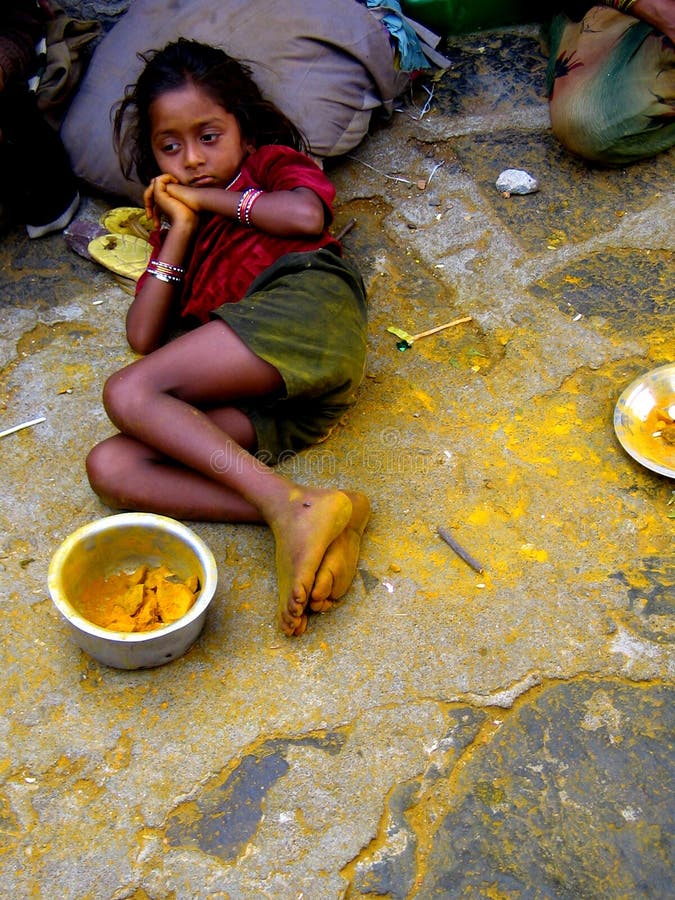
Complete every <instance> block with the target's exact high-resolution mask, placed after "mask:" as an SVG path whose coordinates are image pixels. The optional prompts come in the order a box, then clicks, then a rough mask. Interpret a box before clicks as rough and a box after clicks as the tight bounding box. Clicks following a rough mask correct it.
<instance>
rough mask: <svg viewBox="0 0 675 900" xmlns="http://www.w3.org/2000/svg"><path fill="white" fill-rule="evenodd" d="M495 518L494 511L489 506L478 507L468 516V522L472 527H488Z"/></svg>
mask: <svg viewBox="0 0 675 900" xmlns="http://www.w3.org/2000/svg"><path fill="white" fill-rule="evenodd" d="M493 516H494V511H493V510H492V509H491V508H490V507H489V506H477V507H475V509H473V510H472V512H470V513H469V515H468V521H469V522H471V524H472V525H487V524H488V522H489V521H490V519H492V517H493Z"/></svg>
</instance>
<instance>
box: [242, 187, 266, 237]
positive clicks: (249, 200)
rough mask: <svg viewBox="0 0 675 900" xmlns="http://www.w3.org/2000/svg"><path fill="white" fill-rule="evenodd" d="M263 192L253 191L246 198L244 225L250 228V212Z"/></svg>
mask: <svg viewBox="0 0 675 900" xmlns="http://www.w3.org/2000/svg"><path fill="white" fill-rule="evenodd" d="M263 193H264V191H261V190H260V189H258V190H256V191H253V193H252V194H249V196H248V197H247V198H246V205H245V206H244V225H246V226H248V227H249V228H250V227H251V210H252V209H253V204H254V203H255V202H256V200H258V199H259V198H260V197H261V196H262V194H263Z"/></svg>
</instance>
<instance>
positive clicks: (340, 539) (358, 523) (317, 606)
mask: <svg viewBox="0 0 675 900" xmlns="http://www.w3.org/2000/svg"><path fill="white" fill-rule="evenodd" d="M345 493H346V494H347V496H348V497H349V499H350V500H351V503H352V515H351V518H350V520H349V522H347V526H346V527H345V528H344V529H343V531H341V532H340V534H339V535H338V536H337V537H336V538H335V540H334V541H333V543H332V544H331V545H330V546H329V548H328V549H327V550H326V554H325V556H324V558H323V559H322V560H321V565H320V566H319V571H318V572H317V573H316V578H315V580H314V587H313V588H312V591H311V594H310V599H309V608H310V609H311V610H312V611H313V612H326V610H328V609H330V608H331V607H332V606H333V604H334V602H335V600H338V599H339V598H340V597H342V596H343V595H344V594H346V593H347V591H348V590H349V586H350V585H351V583H352V581H353V580H354V575H355V574H356V566H357V563H358V561H359V552H360V550H361V538H362V537H363V532H364V531H365V528H366V525H367V524H368V519H369V518H370V501H369V500H368V498H367V497H366V495H365V494H361V493H358V492H356V491H354V492H352V491H346V492H345Z"/></svg>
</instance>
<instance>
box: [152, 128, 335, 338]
mask: <svg viewBox="0 0 675 900" xmlns="http://www.w3.org/2000/svg"><path fill="white" fill-rule="evenodd" d="M247 187H256V188H262V189H263V190H264V191H290V190H293V189H294V188H298V187H304V188H309V189H310V190H312V191H314V193H315V194H317V195H318V197H319V198H320V199H321V201H322V202H323V204H324V206H325V208H326V226H328V225H330V223H331V222H332V221H333V207H332V204H333V200H334V198H335V188H334V187H333V185H332V184H331V182H330V181H329V180H328V178H327V177H326V176H325V175H324V173H323V171H322V170H321V169H320V168H319V166H318V165H317V164H316V163H315V162H314V161H313V160H312V159H310V158H309V157H308V156H306V155H305V154H304V153H299V152H298V151H297V150H293V149H292V148H290V147H282V146H278V145H267V146H264V147H260V148H258V150H256V151H254V152H253V153H252V154H251V155H250V156H248V157H247V158H246V159H245V161H244V163H243V165H242V167H241V171H240V172H239V175H238V176H237V177H236V179H235V181H234V182H233V183H232V185H231V190H234V191H243V190H245V189H246V188H247ZM163 234H165V232H158V231H155V232H153V234H152V235H151V237H150V243H151V244H152V247H153V252H152V256H153V258H154V257H158V256H160V255H161V253H160V251H161V243H162V240H163ZM327 246H330V247H331V248H333V249H335V250H337V252H338V253H339V252H340V244H339V242H338V241H337V240H336V239H335V238H334V237H332V235H330V234H329V233H328V230H327V227H326V228H324V231H323V232H322V233H321V234H320V235H316V236H307V235H300V236H298V237H281V236H279V235H273V234H267V233H266V232H264V231H260V230H259V229H257V228H255V226H253V227H248V226H246V225H241V224H240V223H239V222H238V221H236V220H234V219H230V218H228V217H226V216H222V215H218V214H217V213H203V214H201V215H200V224H199V227H198V230H197V235H196V237H195V241H194V245H193V249H192V252H191V254H190V258H189V259H188V260H186V262H185V266H186V273H185V282H184V286H183V291H182V295H181V315H182V316H196V317H197V318H198V319H199V320H200V321H201V322H206V321H208V318H209V313H211V312H212V311H213V310H214V309H217V308H218V307H219V306H221V305H222V304H223V303H236V302H237V301H239V300H241V298H242V297H243V296H244V294H245V293H246V291H247V290H248V288H249V287H250V286H251V283H252V282H253V281H254V279H255V278H256V277H257V276H258V275H260V273H261V272H263V271H264V270H265V269H266V268H267V267H268V266H270V265H271V264H272V263H273V262H275V261H276V260H277V259H279V257H281V256H283V255H284V254H286V253H298V252H303V251H308V250H318V249H319V248H321V247H327ZM147 277H148V275H147V272H144V273H143V275H141V277H140V279H139V281H138V285H137V287H136V291H137V292H138V290H139V289H140V288H141V286H142V285H143V283H144V281H145V279H146V278H147Z"/></svg>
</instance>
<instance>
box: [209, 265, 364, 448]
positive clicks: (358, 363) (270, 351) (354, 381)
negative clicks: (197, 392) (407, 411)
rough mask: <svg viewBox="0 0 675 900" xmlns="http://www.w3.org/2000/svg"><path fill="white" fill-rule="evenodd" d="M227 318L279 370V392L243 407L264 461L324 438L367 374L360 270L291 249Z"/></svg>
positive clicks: (229, 306) (224, 311)
mask: <svg viewBox="0 0 675 900" xmlns="http://www.w3.org/2000/svg"><path fill="white" fill-rule="evenodd" d="M212 315H213V316H216V317H219V318H221V319H223V321H225V322H226V323H227V324H228V325H229V326H230V328H232V329H233V331H235V332H236V334H237V335H238V336H239V337H240V338H241V340H242V341H243V342H244V343H245V344H246V345H247V346H248V347H249V348H250V349H251V350H252V351H253V352H254V353H255V354H256V355H257V356H259V357H261V359H264V360H265V361H266V362H268V363H270V365H272V366H274V368H275V369H277V371H278V372H279V373H280V374H281V377H282V378H283V381H284V390H283V391H282V393H281V395H280V396H278V397H274V398H271V399H270V400H269V401H267V402H265V403H258V402H256V403H250V404H244V405H242V406H241V409H242V411H243V412H245V413H246V415H247V416H248V417H249V418H250V419H251V421H252V423H253V426H254V428H255V430H256V435H257V440H258V449H257V456H258V457H259V458H260V459H262V460H263V461H264V462H266V463H268V464H270V465H271V464H274V463H276V462H278V461H279V460H280V459H283V458H285V457H287V456H289V455H292V454H294V453H295V452H297V451H298V450H300V449H302V448H303V447H306V446H308V445H309V444H315V443H318V442H319V441H322V440H325V439H326V438H327V437H328V435H329V434H330V432H331V431H332V430H333V429H334V428H335V426H336V425H337V424H338V423H339V421H340V419H341V418H342V417H343V416H344V414H345V413H346V412H347V410H348V409H350V407H351V406H353V404H354V402H355V400H356V394H357V390H358V387H359V385H360V384H361V382H362V380H363V376H364V372H365V362H366V340H367V313H366V292H365V288H364V285H363V281H362V279H361V276H360V274H359V273H358V271H357V270H356V269H355V268H354V267H353V266H352V265H351V264H350V263H348V262H347V261H346V260H344V259H342V258H341V257H339V256H337V255H336V254H335V253H333V252H332V251H330V250H317V251H313V252H309V253H289V254H287V255H286V256H283V257H282V258H281V259H279V260H277V262H276V263H274V264H273V265H272V266H270V267H269V268H268V269H266V270H265V272H263V273H262V275H259V276H258V278H256V280H255V281H254V282H253V284H252V285H251V287H250V288H249V290H248V291H247V293H246V295H245V296H244V297H243V298H242V299H241V300H240V301H239V302H238V303H225V304H223V306H221V307H219V308H218V309H216V310H215V311H214V312H213V313H212Z"/></svg>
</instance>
